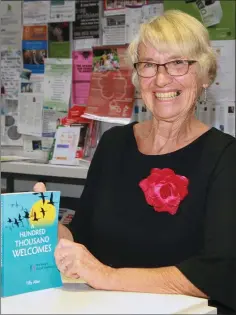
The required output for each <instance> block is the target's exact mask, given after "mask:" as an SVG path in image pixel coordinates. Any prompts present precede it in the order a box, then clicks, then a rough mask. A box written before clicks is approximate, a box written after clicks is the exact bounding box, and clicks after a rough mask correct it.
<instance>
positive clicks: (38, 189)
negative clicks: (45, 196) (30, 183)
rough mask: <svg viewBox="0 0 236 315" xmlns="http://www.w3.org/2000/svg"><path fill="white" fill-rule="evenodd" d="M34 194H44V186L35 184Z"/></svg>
mask: <svg viewBox="0 0 236 315" xmlns="http://www.w3.org/2000/svg"><path fill="white" fill-rule="evenodd" d="M33 191H34V192H45V191H46V186H45V185H44V183H40V182H39V183H36V184H35V185H34V187H33Z"/></svg>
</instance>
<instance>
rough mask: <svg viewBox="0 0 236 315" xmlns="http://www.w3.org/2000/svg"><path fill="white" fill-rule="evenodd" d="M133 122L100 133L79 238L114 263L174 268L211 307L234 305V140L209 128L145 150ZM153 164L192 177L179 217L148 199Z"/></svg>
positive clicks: (77, 223) (75, 228)
mask: <svg viewBox="0 0 236 315" xmlns="http://www.w3.org/2000/svg"><path fill="white" fill-rule="evenodd" d="M133 125H134V123H132V124H129V125H126V126H119V127H113V128H112V129H110V130H108V131H106V132H105V133H104V134H103V136H102V138H101V140H100V142H99V145H98V147H97V150H96V152H95V155H94V158H93V161H92V163H91V165H90V169H89V172H88V176H87V180H86V185H85V188H84V190H83V193H82V196H81V199H80V206H79V209H78V211H77V212H76V214H75V217H74V219H73V221H72V223H71V225H70V230H71V232H72V234H73V237H74V240H75V241H76V242H79V243H82V244H84V245H85V246H86V247H87V248H88V249H89V250H90V251H91V253H92V254H93V255H94V256H95V257H97V258H98V259H99V260H100V261H101V262H103V263H104V264H107V265H110V266H113V267H150V268H151V267H163V266H176V267H177V268H179V270H180V271H181V272H182V273H183V274H184V275H185V276H186V277H187V278H188V279H189V280H190V281H191V282H192V283H193V284H194V285H195V286H196V287H198V288H199V289H200V290H202V291H203V292H204V293H206V294H207V295H208V296H210V299H211V300H212V301H217V304H214V305H217V306H219V305H220V304H222V305H223V306H227V307H229V308H231V309H234V310H236V185H235V179H236V167H235V163H236V140H235V138H233V137H231V136H229V135H227V134H224V133H222V132H221V131H219V130H217V129H215V128H211V129H210V130H209V131H207V132H206V133H205V134H203V135H202V136H200V137H199V138H198V139H196V140H195V141H193V142H192V143H191V144H189V145H187V146H186V147H184V148H181V149H179V150H177V151H175V152H172V153H168V154H163V155H145V154H142V153H140V151H139V150H138V147H137V143H136V139H135V136H134V132H133ZM152 168H159V169H163V168H169V169H171V170H173V171H174V172H175V173H176V174H177V175H181V176H185V177H186V178H187V180H188V183H189V184H188V188H187V189H188V190H187V195H186V196H185V197H184V198H183V200H182V201H181V202H180V204H179V207H178V209H177V212H176V214H174V215H172V214H170V213H169V212H158V211H155V210H154V208H153V206H150V205H149V204H148V203H147V201H146V199H145V194H144V192H143V190H142V189H141V188H140V186H139V182H140V181H141V180H143V179H145V178H147V177H148V176H149V175H150V170H151V169H152ZM187 180H185V181H183V185H184V183H185V182H186V181H187ZM173 189H174V188H173ZM179 189H180V188H179ZM183 189H184V188H183V187H182V190H183ZM174 193H176V192H174ZM174 193H173V194H174ZM166 194H167V195H168V191H167V192H166ZM177 195H178V191H177ZM162 197H163V198H165V196H162ZM166 197H168V196H166ZM224 312H225V313H226V309H224Z"/></svg>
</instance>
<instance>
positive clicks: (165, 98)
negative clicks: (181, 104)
mask: <svg viewBox="0 0 236 315" xmlns="http://www.w3.org/2000/svg"><path fill="white" fill-rule="evenodd" d="M154 94H155V96H156V98H157V99H159V100H161V101H168V100H171V99H174V98H176V97H177V96H179V95H180V94H181V91H175V92H167V93H154Z"/></svg>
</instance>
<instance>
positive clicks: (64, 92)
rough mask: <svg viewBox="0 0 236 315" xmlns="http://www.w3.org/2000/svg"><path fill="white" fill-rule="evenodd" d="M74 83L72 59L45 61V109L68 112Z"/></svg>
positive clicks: (49, 59) (50, 59)
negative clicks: (72, 82)
mask: <svg viewBox="0 0 236 315" xmlns="http://www.w3.org/2000/svg"><path fill="white" fill-rule="evenodd" d="M71 81H72V59H69V58H68V59H55V58H48V59H46V60H45V76H44V107H46V108H48V109H53V110H56V111H63V112H67V111H68V106H69V100H70V94H71Z"/></svg>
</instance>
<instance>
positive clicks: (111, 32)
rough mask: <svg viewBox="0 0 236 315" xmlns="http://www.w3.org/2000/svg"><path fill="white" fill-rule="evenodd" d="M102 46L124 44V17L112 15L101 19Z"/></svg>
mask: <svg viewBox="0 0 236 315" xmlns="http://www.w3.org/2000/svg"><path fill="white" fill-rule="evenodd" d="M102 32H103V35H102V42H103V45H121V44H125V15H114V16H108V17H105V18H103V25H102Z"/></svg>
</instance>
